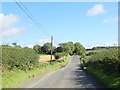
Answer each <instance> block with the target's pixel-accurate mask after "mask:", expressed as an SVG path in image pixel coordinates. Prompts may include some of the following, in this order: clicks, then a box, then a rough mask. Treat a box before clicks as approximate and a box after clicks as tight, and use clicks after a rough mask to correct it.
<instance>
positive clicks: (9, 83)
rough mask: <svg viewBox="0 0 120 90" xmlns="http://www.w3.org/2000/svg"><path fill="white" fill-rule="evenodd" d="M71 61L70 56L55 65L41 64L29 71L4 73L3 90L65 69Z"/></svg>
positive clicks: (54, 63)
mask: <svg viewBox="0 0 120 90" xmlns="http://www.w3.org/2000/svg"><path fill="white" fill-rule="evenodd" d="M68 60H69V56H67V57H66V59H65V60H58V61H55V62H53V63H51V64H50V63H41V64H40V65H39V67H36V68H33V69H31V70H28V71H23V70H15V71H5V72H3V73H2V87H3V88H15V87H18V86H19V85H21V84H23V83H24V82H25V81H27V80H29V79H31V78H33V77H35V76H37V75H40V74H43V73H46V72H50V71H53V70H57V69H60V68H62V67H64V66H65V65H66V64H67V63H68Z"/></svg>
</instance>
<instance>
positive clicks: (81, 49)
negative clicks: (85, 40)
mask: <svg viewBox="0 0 120 90" xmlns="http://www.w3.org/2000/svg"><path fill="white" fill-rule="evenodd" d="M85 52H86V50H85V48H84V47H83V46H82V45H81V44H80V43H78V42H77V43H75V44H74V53H75V54H77V55H83V54H84V53H85Z"/></svg>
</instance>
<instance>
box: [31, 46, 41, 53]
mask: <svg viewBox="0 0 120 90" xmlns="http://www.w3.org/2000/svg"><path fill="white" fill-rule="evenodd" d="M33 49H34V50H35V51H36V52H37V53H38V54H40V53H41V46H40V45H35V46H33Z"/></svg>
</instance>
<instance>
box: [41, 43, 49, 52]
mask: <svg viewBox="0 0 120 90" xmlns="http://www.w3.org/2000/svg"><path fill="white" fill-rule="evenodd" d="M50 51H51V43H49V42H47V43H45V44H44V45H43V46H42V47H41V52H42V53H43V54H50Z"/></svg>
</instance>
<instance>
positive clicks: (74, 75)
mask: <svg viewBox="0 0 120 90" xmlns="http://www.w3.org/2000/svg"><path fill="white" fill-rule="evenodd" d="M20 87H21V88H102V87H103V86H102V85H100V83H98V82H97V81H96V79H94V78H93V77H92V76H91V75H89V74H88V73H85V72H84V71H83V70H82V69H81V68H80V64H79V57H78V56H71V57H70V61H69V63H68V65H67V66H66V67H65V68H62V69H60V70H57V71H53V72H50V73H48V74H45V75H44V76H38V77H37V78H35V79H32V80H30V81H29V82H27V83H25V84H24V85H22V86H20Z"/></svg>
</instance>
